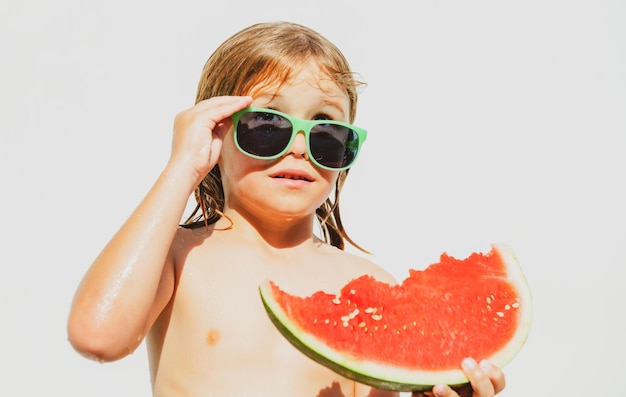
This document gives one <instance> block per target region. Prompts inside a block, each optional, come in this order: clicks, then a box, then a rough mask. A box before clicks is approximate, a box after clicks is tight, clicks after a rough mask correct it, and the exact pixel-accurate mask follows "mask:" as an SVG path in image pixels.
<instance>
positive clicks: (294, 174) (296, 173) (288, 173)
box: [270, 170, 313, 182]
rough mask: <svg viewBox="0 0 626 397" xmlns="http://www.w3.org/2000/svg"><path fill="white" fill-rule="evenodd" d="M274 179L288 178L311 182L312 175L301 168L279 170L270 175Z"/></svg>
mask: <svg viewBox="0 0 626 397" xmlns="http://www.w3.org/2000/svg"><path fill="white" fill-rule="evenodd" d="M270 176H271V177H272V178H275V179H289V180H294V181H304V182H313V177H312V176H311V175H309V174H308V173H306V172H304V171H301V170H281V171H278V172H275V173H273V174H272V175H270Z"/></svg>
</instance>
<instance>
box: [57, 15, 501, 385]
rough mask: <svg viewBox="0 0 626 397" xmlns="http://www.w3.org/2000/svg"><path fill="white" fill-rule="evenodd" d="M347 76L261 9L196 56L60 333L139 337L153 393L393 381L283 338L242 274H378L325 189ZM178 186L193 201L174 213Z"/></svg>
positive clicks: (351, 88) (102, 357) (336, 163)
mask: <svg viewBox="0 0 626 397" xmlns="http://www.w3.org/2000/svg"><path fill="white" fill-rule="evenodd" d="M357 86H358V82H357V81H356V80H355V79H354V75H353V73H352V72H351V70H350V68H349V65H348V63H347V62H346V60H345V59H344V57H343V55H342V54H341V52H340V51H339V50H338V49H337V48H336V47H335V46H334V45H333V44H331V43H330V42H329V41H327V40H326V39H325V38H324V37H322V36H320V35H319V34H318V33H316V32H314V31H312V30H310V29H308V28H306V27H303V26H300V25H296V24H292V23H284V22H279V23H263V24H257V25H253V26H251V27H249V28H247V29H244V30H242V31H240V32H239V33H237V34H235V35H234V36H232V37H231V38H229V39H228V40H226V42H224V43H223V44H222V45H221V46H220V47H219V48H218V49H217V50H216V51H215V52H214V54H213V55H212V56H211V57H210V58H209V60H208V61H207V63H206V65H205V67H204V70H203V73H202V78H201V80H200V84H199V86H198V94H197V98H196V99H197V101H196V102H197V103H196V105H195V106H193V107H192V108H190V109H188V110H185V111H183V112H181V113H179V114H178V115H177V117H176V119H175V122H174V138H173V143H172V150H171V154H170V158H169V160H168V162H167V164H166V165H165V167H164V169H163V171H162V172H161V174H160V175H159V177H158V179H157V180H156V182H155V183H154V185H153V186H152V188H151V189H150V191H149V192H148V193H147V195H146V197H145V198H144V199H143V201H142V202H141V203H140V204H139V206H138V207H137V209H136V210H135V211H134V212H133V213H132V214H131V215H130V217H129V218H128V220H127V221H126V222H125V223H124V224H123V225H122V227H121V228H120V229H119V231H118V232H117V233H116V234H115V235H114V236H113V238H112V239H111V241H110V242H109V243H108V244H107V246H106V247H105V248H104V249H103V251H102V252H101V253H100V255H99V256H98V257H97V258H96V260H95V261H94V263H93V264H92V266H91V267H90V269H89V270H88V271H87V273H86V275H85V276H84V279H83V281H82V283H81V285H80V286H79V288H78V290H77V292H76V296H75V298H74V302H73V304H72V308H71V312H70V316H69V320H68V334H69V340H70V342H71V344H72V345H73V346H74V348H75V349H76V350H77V351H79V352H81V353H82V354H84V355H85V356H87V357H90V358H93V359H95V360H99V361H112V360H117V359H120V358H122V357H124V356H126V355H128V354H129V353H131V352H132V351H133V350H134V349H136V348H137V347H138V346H139V345H140V343H141V342H142V340H143V339H144V337H146V345H147V348H148V353H149V361H150V373H151V380H152V388H153V394H154V396H157V397H161V396H168V397H169V396H176V397H182V396H207V395H210V396H273V397H275V396H311V397H315V396H393V395H396V393H391V392H386V391H377V390H372V389H371V388H370V387H367V386H364V385H359V384H355V383H354V382H352V381H349V380H347V379H344V378H342V377H341V376H339V375H337V374H335V373H333V372H331V371H330V370H328V369H326V368H325V367H323V366H321V365H319V364H317V363H315V362H313V361H312V360H310V359H308V358H307V357H306V356H304V355H303V354H302V353H300V352H299V351H297V350H296V349H295V348H293V347H292V346H291V345H290V344H289V342H287V341H286V340H285V339H283V337H282V336H281V335H280V334H279V333H278V331H277V330H276V329H275V328H274V326H273V325H272V324H271V322H270V321H269V319H268V318H267V315H266V313H265V311H264V309H263V306H262V303H261V300H260V298H259V294H258V289H257V287H258V285H259V284H260V283H261V282H263V281H265V280H266V279H272V280H275V281H276V282H278V284H279V285H281V286H282V287H284V288H285V289H288V290H289V291H290V292H292V293H295V294H300V295H308V294H310V293H312V292H314V291H316V290H322V289H323V290H326V291H338V290H339V289H340V287H341V286H343V285H344V284H345V283H346V282H347V281H349V280H350V279H352V278H354V277H357V276H360V275H362V274H365V273H368V274H371V275H373V276H375V277H377V278H379V279H381V280H385V281H388V282H390V283H392V282H394V281H393V280H392V278H391V276H390V275H389V274H388V273H387V272H385V271H384V270H382V269H381V268H379V267H378V266H376V265H374V264H373V263H372V262H370V261H369V260H367V259H365V258H362V257H360V256H355V255H352V254H349V253H347V252H345V251H343V250H342V249H343V245H344V241H348V242H350V243H352V241H351V240H350V239H349V237H348V236H347V234H346V232H345V230H344V228H343V226H342V224H341V219H340V214H339V207H338V203H339V194H340V192H341V187H342V185H343V183H344V181H345V178H346V175H347V174H348V168H349V167H350V166H352V165H353V162H354V160H355V158H356V156H357V154H358V150H359V149H360V145H361V144H362V143H363V140H364V139H365V131H363V130H361V129H359V128H357V127H354V126H350V125H349V124H347V123H351V122H353V120H354V118H355V114H356V103H357V94H356V88H357ZM251 107H252V108H259V109H256V110H250V109H247V108H251ZM244 109H245V110H244ZM303 120H307V121H303ZM327 120H335V122H330V123H331V124H329V125H325V124H328V123H327V122H326V121H327ZM318 121H320V122H318ZM292 124H293V125H294V126H295V127H292ZM192 193H193V194H195V198H196V201H197V202H198V206H197V208H196V211H195V212H194V214H192V216H190V217H189V219H188V220H187V221H186V222H185V224H184V225H183V226H182V227H179V223H180V221H181V219H182V216H183V213H184V211H185V208H186V205H187V200H188V198H189V196H190V195H191V194H192ZM331 193H332V195H333V196H334V197H333V199H332V200H331V199H330V197H329V196H331ZM316 220H317V222H318V225H319V227H320V230H321V232H320V234H321V237H322V239H320V238H318V237H316V236H315V234H314V225H315V222H316ZM355 246H356V245H355ZM357 247H358V246H357ZM459 365H462V367H463V369H464V371H465V373H466V374H467V376H468V378H469V379H470V380H471V384H472V387H473V389H474V395H475V396H480V397H486V396H492V395H494V394H495V393H498V392H499V391H500V390H502V389H503V388H504V375H503V374H502V372H501V371H500V369H498V368H495V367H494V366H491V365H489V364H488V363H481V365H476V363H475V362H474V361H473V360H470V359H468V360H465V361H464V362H463V364H461V363H459ZM433 392H434V395H436V396H456V395H457V394H456V391H454V390H452V389H451V388H450V387H448V386H445V385H438V386H436V387H435V388H434V389H433Z"/></svg>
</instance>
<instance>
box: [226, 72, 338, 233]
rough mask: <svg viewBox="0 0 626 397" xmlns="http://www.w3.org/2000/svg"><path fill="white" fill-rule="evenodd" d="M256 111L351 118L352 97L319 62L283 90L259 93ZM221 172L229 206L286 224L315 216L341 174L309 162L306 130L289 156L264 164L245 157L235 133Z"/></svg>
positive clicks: (254, 103)
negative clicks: (350, 99)
mask: <svg viewBox="0 0 626 397" xmlns="http://www.w3.org/2000/svg"><path fill="white" fill-rule="evenodd" d="M250 106H251V107H261V108H271V109H275V110H278V111H281V112H283V113H287V114H289V115H291V116H294V117H297V118H301V119H308V120H313V119H332V120H338V121H344V122H347V121H348V120H349V114H350V112H349V110H350V109H349V106H350V101H349V99H348V96H347V94H346V93H345V91H344V90H342V89H341V88H340V87H339V86H337V85H336V84H335V83H334V82H332V81H331V80H330V79H329V78H328V76H327V75H326V74H325V73H323V72H321V71H320V69H319V67H318V66H317V64H315V63H314V62H311V63H310V64H309V65H308V66H307V67H304V68H302V70H301V71H299V72H298V73H295V74H294V75H293V76H292V77H291V78H290V79H289V80H288V81H287V82H286V83H285V84H283V85H282V86H280V87H277V86H269V87H264V88H262V89H260V90H258V91H257V92H256V94H255V95H254V97H253V101H252V104H251V105H250ZM220 171H221V175H222V183H223V186H224V194H225V198H226V207H227V208H233V209H236V210H238V211H240V212H252V213H253V215H254V216H261V217H265V216H267V217H271V218H269V219H278V220H281V221H282V220H284V219H285V217H288V218H294V219H295V218H299V217H305V216H310V215H311V214H313V213H314V212H315V210H316V209H317V208H318V207H319V206H320V205H321V203H322V202H323V201H324V200H325V199H326V198H327V197H328V195H329V194H330V193H331V191H332V189H333V188H334V185H335V181H336V180H337V176H338V174H339V173H338V171H329V170H324V169H321V168H319V167H317V166H315V165H314V164H313V163H312V162H311V161H309V160H308V155H307V146H306V142H305V138H304V134H303V133H302V132H300V133H298V135H297V136H296V138H295V140H294V142H293V144H292V145H291V147H290V148H289V150H288V151H287V153H286V154H285V155H284V156H282V157H279V158H278V159H274V160H259V159H254V158H251V157H249V156H247V155H245V154H243V153H241V152H240V151H239V150H238V149H237V148H236V146H235V143H234V141H233V134H232V129H231V131H229V133H228V135H227V136H226V137H225V139H224V144H223V147H222V152H221V155H220Z"/></svg>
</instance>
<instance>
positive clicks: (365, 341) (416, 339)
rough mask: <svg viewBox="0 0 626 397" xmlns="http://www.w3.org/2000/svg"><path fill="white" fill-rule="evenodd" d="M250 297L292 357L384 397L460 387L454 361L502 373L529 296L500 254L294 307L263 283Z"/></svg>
mask: <svg viewBox="0 0 626 397" xmlns="http://www.w3.org/2000/svg"><path fill="white" fill-rule="evenodd" d="M259 291H260V294H261V298H262V300H263V304H264V306H265V309H266V311H267V313H268V315H269V317H270V319H271V320H272V322H273V323H274V325H275V326H276V327H277V328H278V330H279V331H280V332H281V333H282V334H283V336H284V337H285V338H286V339H287V340H289V342H291V343H292V344H293V345H294V346H295V347H296V348H298V349H299V350H300V351H302V352H303V353H304V354H306V355H307V356H309V357H310V358H312V359H313V360H315V361H317V362H319V363H321V364H323V365H325V366H327V367H328V368H330V369H332V370H334V371H335V372H337V373H339V374H341V375H343V376H345V377H347V378H349V379H353V380H355V381H357V382H360V383H364V384H367V385H371V386H374V387H377V388H380V389H386V390H394V391H419V390H426V389H429V388H431V387H432V386H433V385H435V384H439V383H444V384H448V385H461V384H464V383H467V382H468V380H467V378H466V377H465V375H464V374H463V372H462V371H461V369H460V364H461V361H462V360H463V358H465V357H473V358H475V359H476V360H481V359H488V360H490V361H491V362H492V363H493V364H495V365H497V366H499V367H502V366H504V365H505V364H507V363H508V362H509V361H511V360H512V359H513V357H514V356H515V355H516V354H517V353H518V352H519V350H520V349H521V348H522V346H523V345H524V343H525V341H526V339H527V337H528V334H529V332H530V324H531V306H532V298H531V293H530V289H529V287H528V284H527V281H526V278H525V276H524V274H523V272H522V269H521V267H520V265H519V263H518V261H517V258H516V257H515V255H514V254H513V252H512V251H511V249H510V248H509V247H508V246H506V245H504V244H493V245H492V246H491V251H490V252H489V253H487V254H482V253H473V254H472V255H470V256H469V257H467V258H466V259H462V260H461V259H456V258H454V257H451V256H449V255H447V254H446V253H444V254H442V255H441V257H440V262H439V263H435V264H432V265H430V266H429V267H427V268H426V269H424V270H410V271H409V277H408V278H406V279H405V280H404V281H403V282H402V283H401V284H398V285H389V284H387V283H384V282H381V281H377V280H375V279H374V278H373V277H371V276H368V275H365V276H362V277H359V278H356V279H353V280H351V281H350V282H349V283H348V284H346V285H345V286H344V287H343V288H342V290H341V292H340V294H330V293H326V292H323V291H318V292H316V293H314V294H312V295H311V296H309V297H299V296H294V295H291V294H289V293H287V292H285V291H283V290H281V289H280V287H279V286H277V285H276V284H275V283H273V282H272V281H268V282H266V283H264V284H262V285H261V286H260V287H259Z"/></svg>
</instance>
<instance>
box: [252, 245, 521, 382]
mask: <svg viewBox="0 0 626 397" xmlns="http://www.w3.org/2000/svg"><path fill="white" fill-rule="evenodd" d="M492 248H493V249H494V250H495V251H497V252H498V254H499V255H500V257H501V258H502V260H503V262H504V263H505V264H506V266H507V274H508V279H509V281H511V282H512V284H513V286H514V287H515V289H516V290H517V292H518V295H519V297H520V302H523V305H522V306H521V308H520V311H519V313H520V317H519V326H518V329H517V332H516V333H515V335H514V336H513V337H512V338H511V339H510V340H509V342H508V343H507V344H506V346H505V347H504V348H502V349H501V350H499V351H498V352H497V353H495V354H494V355H492V356H491V357H488V358H487V359H488V360H489V361H490V362H491V363H493V364H494V365H496V366H498V367H500V368H501V367H503V366H505V365H506V364H508V363H509V362H510V361H511V360H512V359H513V358H514V357H515V356H516V355H517V353H518V352H519V350H520V349H521V348H522V346H523V345H524V344H525V343H526V340H527V338H528V335H529V333H530V324H531V317H532V307H531V306H532V296H531V293H530V289H529V287H528V283H527V281H526V277H525V275H524V273H523V271H522V268H521V267H520V265H519V262H518V260H517V257H516V256H515V254H514V253H513V251H512V250H511V249H510V248H509V247H508V246H507V245H505V244H503V243H496V244H493V245H492ZM259 292H260V295H261V299H262V301H263V305H264V307H265V310H266V312H267V314H268V317H269V318H270V320H271V321H272V323H273V324H274V326H275V327H276V328H277V329H278V331H280V333H281V334H282V335H283V336H284V337H285V338H286V339H287V340H288V341H289V342H290V343H291V344H292V345H293V346H294V347H296V348H297V349H298V350H300V351H301V352H302V353H304V354H305V355H306V356H308V357H309V358H311V359H312V360H314V361H316V362H318V363H320V364H322V365H324V366H326V367H327V368H329V369H331V370H333V371H334V372H336V373H338V374H339V375H342V376H344V377H346V378H348V379H351V380H354V381H356V382H359V383H362V384H366V385H369V386H372V387H375V388H378V389H382V390H391V391H397V392H411V391H424V390H429V389H431V388H432V387H433V386H434V385H436V384H447V385H450V386H459V385H462V384H465V383H467V382H468V379H467V377H466V376H465V374H464V373H463V371H461V369H458V370H456V369H455V370H445V371H424V370H415V369H406V368H402V367H397V366H393V365H387V364H381V363H377V362H373V361H364V360H360V359H356V358H352V357H350V356H348V355H346V354H345V353H340V352H338V351H335V350H334V349H331V348H330V347H328V346H327V345H326V344H325V343H323V342H322V341H320V340H318V339H317V338H316V337H315V336H313V335H311V334H309V333H307V332H304V331H302V330H301V329H300V328H299V327H298V326H297V325H296V324H295V323H294V322H292V321H291V320H290V317H289V315H288V314H287V313H285V311H284V310H283V308H282V307H281V306H280V305H279V304H278V303H277V302H276V301H275V300H274V299H273V291H272V286H271V284H270V283H269V282H265V283H263V284H261V285H260V286H259ZM459 366H460V363H459Z"/></svg>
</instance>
